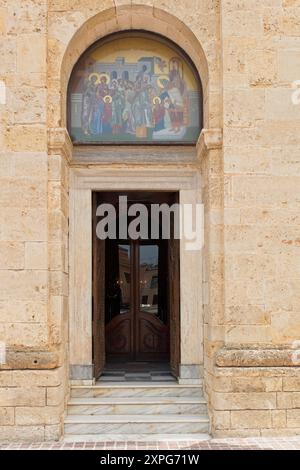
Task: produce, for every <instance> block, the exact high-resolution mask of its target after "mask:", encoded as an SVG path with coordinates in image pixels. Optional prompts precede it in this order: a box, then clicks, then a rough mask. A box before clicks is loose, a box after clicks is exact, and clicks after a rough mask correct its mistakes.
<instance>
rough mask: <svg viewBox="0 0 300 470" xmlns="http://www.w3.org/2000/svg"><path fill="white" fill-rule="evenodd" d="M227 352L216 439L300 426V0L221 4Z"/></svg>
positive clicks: (221, 356)
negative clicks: (299, 100)
mask: <svg viewBox="0 0 300 470" xmlns="http://www.w3.org/2000/svg"><path fill="white" fill-rule="evenodd" d="M221 6H222V10H221V18H222V22H221V30H222V33H221V34H222V51H223V52H222V55H223V61H222V66H223V170H224V231H223V237H224V245H223V246H224V252H223V254H224V312H223V314H222V316H221V321H222V318H223V323H222V325H220V327H221V328H222V329H223V335H224V343H225V346H224V348H223V349H221V350H219V351H218V352H217V355H216V357H215V363H214V366H213V367H212V369H211V371H210V372H209V375H208V378H207V381H208V383H209V386H210V387H211V406H212V414H213V419H212V423H213V428H214V432H215V434H216V435H227V436H228V435H239V436H241V435H247V436H248V435H254V436H257V435H278V434H280V435H284V434H286V435H290V434H299V433H300V419H299V418H300V416H299V413H298V410H297V408H298V404H297V400H298V395H299V385H300V382H299V377H300V376H299V374H300V371H299V367H296V366H297V365H298V366H299V362H298V363H297V362H295V356H296V357H297V354H296V355H295V354H294V355H293V352H294V353H295V349H297V348H299V343H297V341H299V337H300V313H299V312H300V298H299V280H300V277H299V276H300V272H299V267H300V243H299V233H300V219H299V200H300V199H299V197H300V133H299V131H300V106H299V105H295V104H293V102H292V93H293V89H292V83H293V82H294V81H295V80H299V77H300V62H299V52H300V21H299V18H300V4H299V2H297V1H293V0H269V1H264V2H260V1H256V0H253V1H252V0H251V1H249V0H247V1H238V0H226V1H223V2H221Z"/></svg>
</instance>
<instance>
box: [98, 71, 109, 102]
mask: <svg viewBox="0 0 300 470" xmlns="http://www.w3.org/2000/svg"><path fill="white" fill-rule="evenodd" d="M108 82H109V77H108V75H106V74H104V73H103V74H101V75H100V83H99V85H98V86H97V95H98V96H99V97H100V96H101V98H104V96H107V95H108V94H109V88H108Z"/></svg>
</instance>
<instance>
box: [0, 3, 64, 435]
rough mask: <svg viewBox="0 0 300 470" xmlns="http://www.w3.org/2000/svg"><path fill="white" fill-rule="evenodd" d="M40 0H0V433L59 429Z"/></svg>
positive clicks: (55, 175) (51, 184)
mask: <svg viewBox="0 0 300 470" xmlns="http://www.w3.org/2000/svg"><path fill="white" fill-rule="evenodd" d="M47 7H48V2H47V1H45V0H22V1H21V0H8V1H5V0H4V1H1V2H0V57H1V60H0V63H1V65H0V79H1V80H3V81H4V83H5V85H6V104H2V105H0V135H1V149H0V188H1V189H0V340H1V341H5V343H6V347H7V363H6V364H5V365H3V366H1V369H2V370H0V438H1V439H27V440H30V439H35V440H43V439H53V438H58V437H59V435H60V434H61V424H62V418H63V414H62V412H63V409H64V400H65V393H66V369H67V367H66V364H67V362H66V361H65V360H64V357H65V352H66V348H65V345H66V337H67V330H66V325H67V303H66V299H67V277H66V272H67V260H66V259H65V255H66V254H67V244H66V243H67V214H68V200H67V199H68V198H67V190H68V189H67V188H68V185H67V179H66V177H64V175H67V173H66V171H65V170H63V168H62V163H61V161H60V159H59V158H55V156H51V158H49V157H48V152H47V127H48V124H47V120H48V118H47V114H48V113H47V89H48V86H47V56H48V51H47V28H48V27H47V21H48V10H47Z"/></svg>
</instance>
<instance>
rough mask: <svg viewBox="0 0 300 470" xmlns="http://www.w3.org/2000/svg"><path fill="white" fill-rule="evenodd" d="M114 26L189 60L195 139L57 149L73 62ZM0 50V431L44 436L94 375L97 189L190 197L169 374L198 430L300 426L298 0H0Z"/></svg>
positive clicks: (221, 432)
mask: <svg viewBox="0 0 300 470" xmlns="http://www.w3.org/2000/svg"><path fill="white" fill-rule="evenodd" d="M130 30H143V31H149V32H151V33H156V34H158V35H160V36H163V37H165V38H167V39H169V40H171V41H173V42H174V43H176V44H177V45H179V46H180V47H181V49H182V50H183V51H184V52H185V53H186V54H187V56H188V57H189V58H190V59H191V61H192V62H193V64H194V65H195V67H196V69H197V71H198V73H199V76H200V78H201V82H202V86H203V119H204V122H203V126H204V128H203V130H202V132H201V135H200V137H199V140H198V142H197V145H196V146H189V147H185V146H184V147H178V148H175V147H174V148H173V147H172V148H170V149H169V150H168V148H164V150H163V153H164V158H163V157H162V150H161V149H160V147H157V148H156V147H152V146H149V147H148V146H147V145H143V146H141V147H136V148H135V149H134V150H132V148H129V147H126V146H125V147H120V146H116V145H113V144H112V146H109V147H107V146H105V148H104V147H103V146H100V147H95V146H93V147H88V146H87V147H82V148H81V147H80V146H79V147H78V146H73V144H72V141H71V139H70V136H69V134H68V131H67V89H68V82H69V79H70V76H71V72H72V69H73V67H74V65H75V64H76V62H77V60H78V59H79V57H80V56H81V55H82V54H83V53H84V52H85V51H86V50H87V49H88V48H89V47H90V46H91V45H92V44H94V43H95V42H96V41H97V40H99V39H101V38H105V37H106V36H107V35H109V34H112V33H117V32H122V31H130ZM0 56H1V61H0V80H1V92H2V95H1V104H0V130H1V133H0V139H1V140H0V142H1V147H0V181H1V185H0V341H1V347H2V350H1V351H2V352H1V354H2V360H1V362H2V364H1V365H0V439H1V440H22V439H27V440H28V439H29V440H36V441H37V440H53V439H59V438H60V437H61V436H62V435H63V433H64V421H65V416H66V410H67V403H68V401H69V396H70V389H71V387H72V386H85V385H86V386H93V383H94V382H93V380H94V378H93V372H92V367H93V357H92V327H91V324H92V311H91V302H92V275H91V271H92V255H91V252H92V248H91V244H92V242H91V192H92V191H95V190H98V191H100V190H102V189H104V190H107V191H108V190H125V189H126V190H139V191H144V190H147V189H149V190H172V191H174V190H176V191H178V192H180V194H181V197H182V200H185V201H188V202H190V201H194V200H197V201H201V202H202V203H203V204H204V211H205V217H204V219H205V220H204V222H205V224H204V248H203V249H202V250H201V253H199V255H197V256H194V255H191V254H189V253H181V254H180V262H181V281H180V296H181V300H180V302H181V304H180V305H181V319H180V322H179V324H178V328H179V329H180V342H181V349H180V351H181V357H180V360H179V365H180V375H179V379H180V380H179V381H180V383H182V384H187V385H189V386H192V385H195V386H197V385H198V384H200V382H201V384H202V385H203V391H204V396H205V399H206V402H207V407H208V414H209V422H210V432H211V434H212V435H213V436H218V437H219V436H228V437H233V436H242V437H245V436H279V435H280V436H281V435H282V436H292V435H296V434H299V433H300V359H299V356H300V353H299V351H298V349H300V294H299V292H300V290H299V282H300V215H299V214H300V211H299V208H300V104H299V96H298V93H297V86H299V85H297V83H296V82H297V80H300V60H299V57H300V3H299V1H298V0H264V1H263V2H262V1H259V0H195V1H190V0H168V1H166V0H140V1H135V0H132V1H128V0H101V1H96V0H22V1H21V0H13V1H8V0H0ZM297 103H298V104H297ZM4 356H5V357H4Z"/></svg>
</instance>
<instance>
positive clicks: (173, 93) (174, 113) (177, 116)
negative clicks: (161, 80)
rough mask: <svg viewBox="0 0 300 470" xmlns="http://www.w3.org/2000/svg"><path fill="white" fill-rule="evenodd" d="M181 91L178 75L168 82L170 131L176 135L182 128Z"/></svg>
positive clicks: (182, 106)
mask: <svg viewBox="0 0 300 470" xmlns="http://www.w3.org/2000/svg"><path fill="white" fill-rule="evenodd" d="M181 89H182V88H181V79H180V77H179V75H175V76H174V79H173V81H172V82H170V85H169V89H168V94H169V97H170V100H171V106H170V117H171V122H172V130H173V131H174V132H176V133H178V132H180V129H181V127H183V116H184V100H183V95H182V93H181Z"/></svg>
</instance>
